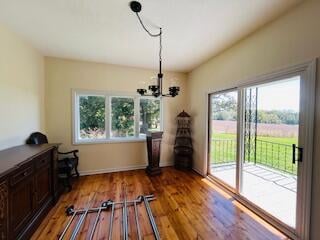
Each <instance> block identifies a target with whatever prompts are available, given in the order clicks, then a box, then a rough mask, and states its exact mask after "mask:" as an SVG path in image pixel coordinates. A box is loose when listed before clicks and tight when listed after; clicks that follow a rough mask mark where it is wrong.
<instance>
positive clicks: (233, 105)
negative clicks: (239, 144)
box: [211, 93, 237, 121]
mask: <svg viewBox="0 0 320 240" xmlns="http://www.w3.org/2000/svg"><path fill="white" fill-rule="evenodd" d="M211 106H212V114H213V119H214V120H230V121H235V120H236V118H237V101H236V98H235V96H232V95H231V94H229V93H222V94H219V95H214V96H213V97H212V105H211Z"/></svg>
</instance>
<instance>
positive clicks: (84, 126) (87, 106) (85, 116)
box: [79, 96, 105, 131]
mask: <svg viewBox="0 0 320 240" xmlns="http://www.w3.org/2000/svg"><path fill="white" fill-rule="evenodd" d="M79 100H80V129H81V130H84V131H90V130H97V129H104V128H105V124H104V123H105V98H104V97H100V96H81V97H80V99H79Z"/></svg>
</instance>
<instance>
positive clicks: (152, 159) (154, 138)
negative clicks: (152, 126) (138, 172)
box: [146, 132, 163, 176]
mask: <svg viewBox="0 0 320 240" xmlns="http://www.w3.org/2000/svg"><path fill="white" fill-rule="evenodd" d="M162 134H163V132H148V134H147V150H148V166H147V168H146V173H147V174H148V175H151V176H153V175H159V174H161V168H160V166H159V163H160V152H161V140H162Z"/></svg>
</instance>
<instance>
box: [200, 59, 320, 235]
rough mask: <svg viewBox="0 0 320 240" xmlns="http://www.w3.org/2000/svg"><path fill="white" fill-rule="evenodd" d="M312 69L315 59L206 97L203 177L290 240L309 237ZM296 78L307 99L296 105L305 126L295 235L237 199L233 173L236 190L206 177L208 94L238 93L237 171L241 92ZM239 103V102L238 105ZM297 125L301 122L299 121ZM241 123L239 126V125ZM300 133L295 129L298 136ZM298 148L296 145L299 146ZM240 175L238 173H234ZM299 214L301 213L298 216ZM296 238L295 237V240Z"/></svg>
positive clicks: (239, 165) (241, 111)
mask: <svg viewBox="0 0 320 240" xmlns="http://www.w3.org/2000/svg"><path fill="white" fill-rule="evenodd" d="M316 67H317V59H314V60H311V61H308V62H305V63H302V64H298V65H295V66H291V67H287V68H283V69H280V70H277V71H274V72H272V73H269V74H264V75H261V76H258V77H254V78H252V79H247V81H242V82H245V83H244V84H240V85H238V86H236V87H229V88H228V89H225V90H220V91H212V92H207V93H206V99H207V104H208V106H207V110H208V112H207V126H206V127H207V134H206V138H207V139H206V143H207V146H206V148H207V151H206V155H207V156H206V160H207V164H206V165H207V166H206V167H207V170H206V175H207V176H208V177H209V178H210V179H211V180H213V181H214V182H215V183H217V184H218V185H220V186H221V187H223V188H224V189H225V190H227V191H228V192H229V194H231V195H232V196H233V197H234V198H235V199H237V200H238V201H239V202H240V203H242V204H243V205H245V206H246V207H247V208H249V209H250V210H252V211H253V212H255V213H256V214H257V215H259V216H260V217H262V218H263V219H264V220H266V221H267V222H269V223H270V224H271V225H273V226H274V227H276V228H277V229H279V230H280V231H282V232H283V233H285V234H286V235H288V236H289V237H291V238H293V239H303V240H304V239H305V240H307V239H309V235H310V217H311V216H310V213H311V190H312V189H311V187H312V160H313V159H312V154H313V130H314V128H313V127H314V109H315V82H316ZM296 75H300V76H301V77H302V78H304V81H303V83H304V84H303V85H302V84H301V86H302V87H304V88H305V89H306V92H308V93H309V94H308V96H300V98H301V100H300V103H301V102H303V103H304V104H303V105H304V106H306V108H304V109H303V111H304V112H303V114H301V115H303V119H302V122H303V123H305V125H306V126H307V128H305V129H304V133H305V134H303V136H304V139H303V148H304V152H303V158H304V162H303V164H304V165H305V166H304V168H302V169H303V172H300V174H301V176H302V179H301V181H298V184H299V186H298V189H301V194H300V195H298V194H297V216H299V215H300V216H301V219H298V218H297V223H296V231H292V228H290V227H289V226H286V225H285V224H283V223H282V222H281V221H279V220H278V219H276V218H275V217H274V216H272V215H271V214H269V213H267V212H266V211H265V210H263V209H261V208H260V207H258V206H256V205H255V204H253V203H252V202H250V201H249V200H248V199H246V198H245V197H244V196H242V195H240V192H239V191H238V189H241V181H240V182H239V179H240V177H241V176H239V174H238V173H237V176H236V189H233V188H230V186H228V185H226V184H224V183H223V182H222V181H220V180H219V179H217V178H216V177H214V176H212V174H210V172H209V171H210V137H211V127H210V126H211V125H210V124H209V123H210V118H211V114H210V110H211V104H210V96H211V95H212V94H219V93H222V92H226V91H227V92H228V91H232V90H238V124H237V128H238V129H237V131H238V133H240V134H237V168H238V169H240V170H241V167H242V164H241V162H242V161H240V160H241V159H242V155H243V149H242V148H243V133H242V132H243V127H244V126H242V125H243V117H244V116H243V112H244V111H243V109H242V106H243V104H240V101H242V100H243V98H242V97H241V95H243V92H244V89H245V88H248V87H252V86H254V85H260V84H264V83H270V82H274V81H277V80H281V79H283V78H288V77H290V76H296ZM239 100H240V101H239ZM300 121H301V120H300ZM241 123H242V124H241ZM300 131H301V129H300V128H299V134H300ZM299 144H300V143H299ZM302 169H301V167H298V171H302ZM237 172H241V171H237ZM299 211H302V212H299ZM298 236H299V237H298Z"/></svg>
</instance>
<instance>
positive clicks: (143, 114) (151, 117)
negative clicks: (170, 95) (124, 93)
mask: <svg viewBox="0 0 320 240" xmlns="http://www.w3.org/2000/svg"><path fill="white" fill-rule="evenodd" d="M140 121H141V123H142V125H141V126H140V132H141V133H147V131H148V130H149V129H158V128H159V124H160V101H159V100H153V99H141V100H140Z"/></svg>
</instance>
